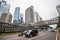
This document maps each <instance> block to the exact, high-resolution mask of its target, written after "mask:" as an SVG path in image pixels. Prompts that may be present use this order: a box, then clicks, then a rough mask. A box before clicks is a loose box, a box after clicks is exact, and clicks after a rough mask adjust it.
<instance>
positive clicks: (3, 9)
mask: <svg viewBox="0 0 60 40" xmlns="http://www.w3.org/2000/svg"><path fill="white" fill-rule="evenodd" d="M9 9H10V5H9V4H7V2H6V1H5V0H2V1H0V13H8V12H9Z"/></svg>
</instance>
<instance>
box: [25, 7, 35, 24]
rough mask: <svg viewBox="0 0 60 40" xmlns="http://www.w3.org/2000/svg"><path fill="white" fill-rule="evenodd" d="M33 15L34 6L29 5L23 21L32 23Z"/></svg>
mask: <svg viewBox="0 0 60 40" xmlns="http://www.w3.org/2000/svg"><path fill="white" fill-rule="evenodd" d="M33 15H34V7H33V6H31V7H29V8H27V9H26V10H25V23H32V22H33V21H34V20H33Z"/></svg>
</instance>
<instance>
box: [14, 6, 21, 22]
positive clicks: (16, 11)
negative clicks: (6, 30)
mask: <svg viewBox="0 0 60 40" xmlns="http://www.w3.org/2000/svg"><path fill="white" fill-rule="evenodd" d="M19 13H20V8H19V7H16V8H15V12H14V18H13V23H19Z"/></svg>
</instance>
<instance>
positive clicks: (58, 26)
mask: <svg viewBox="0 0 60 40" xmlns="http://www.w3.org/2000/svg"><path fill="white" fill-rule="evenodd" d="M58 19H59V21H58V22H59V23H58V24H57V28H60V16H59V17H58Z"/></svg>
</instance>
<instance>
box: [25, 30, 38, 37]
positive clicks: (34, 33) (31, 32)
mask: <svg viewBox="0 0 60 40" xmlns="http://www.w3.org/2000/svg"><path fill="white" fill-rule="evenodd" d="M37 35H38V30H36V29H34V30H27V32H26V33H25V37H33V36H37Z"/></svg>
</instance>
